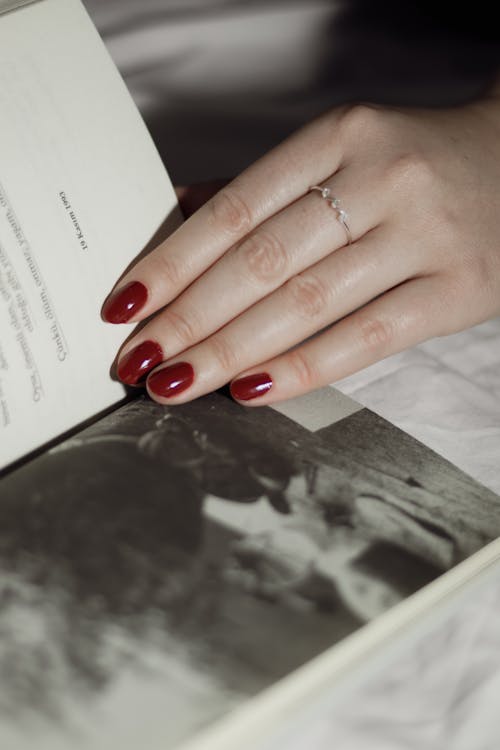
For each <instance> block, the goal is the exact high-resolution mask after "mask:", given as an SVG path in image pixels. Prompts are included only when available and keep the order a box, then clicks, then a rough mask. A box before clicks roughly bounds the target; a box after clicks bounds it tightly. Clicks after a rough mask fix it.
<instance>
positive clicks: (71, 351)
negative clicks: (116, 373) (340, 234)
mask: <svg viewBox="0 0 500 750" xmlns="http://www.w3.org/2000/svg"><path fill="white" fill-rule="evenodd" d="M0 113H1V120H0V468H2V467H5V466H6V465H8V464H9V463H10V462H12V461H14V460H16V459H18V458H20V457H21V456H23V455H24V454H26V453H28V452H29V451H31V450H33V449H35V448H37V447H39V446H40V445H42V444H43V443H45V442H47V441H48V440H50V439H52V438H55V437H56V436H58V435H60V434H61V433H63V432H64V431H66V430H68V429H70V428H72V427H73V426H75V425H76V424H78V423H80V422H81V421H83V420H86V419H88V418H90V417H91V416H93V415H94V414H96V413H98V412H99V411H101V410H102V409H104V408H106V407H108V406H110V405H111V404H113V403H115V402H117V401H119V400H120V399H121V398H122V397H123V395H124V391H123V389H122V386H121V385H120V384H118V383H116V382H114V381H113V380H112V379H111V377H110V367H111V364H112V362H113V359H114V357H115V355H116V351H117V348H118V346H119V344H120V343H121V341H122V340H123V339H124V338H125V337H126V335H128V334H129V333H130V327H129V326H119V327H113V326H110V325H107V324H105V323H103V322H102V320H101V318H100V308H101V305H102V302H103V300H104V298H105V296H106V295H107V293H108V292H109V291H110V289H111V287H112V286H113V284H114V283H115V282H116V280H117V278H118V277H119V275H120V274H121V273H122V272H123V271H124V270H125V268H126V267H127V266H128V265H129V263H130V262H131V261H132V260H133V258H134V257H135V256H136V255H137V254H138V253H140V252H141V251H142V250H143V249H144V247H145V246H146V245H147V244H148V242H149V241H150V240H151V238H152V237H153V235H154V234H155V233H156V232H157V230H158V229H159V228H160V226H162V224H164V222H165V220H166V219H167V217H170V220H171V221H172V224H175V223H176V222H177V221H178V220H179V214H178V209H177V203H176V199H175V194H174V191H173V189H172V186H171V184H170V181H169V179H168V177H167V175H166V173H165V170H164V168H163V165H162V164H161V161H160V158H159V156H158V154H157V152H156V150H155V147H154V145H153V143H152V141H151V138H150V136H149V134H148V133H147V131H146V128H145V126H144V124H143V122H142V120H141V118H140V115H139V113H138V112H137V110H136V108H135V105H134V104H133V102H132V100H131V98H130V96H129V94H128V92H127V90H126V88H125V85H124V83H123V81H122V79H121V78H120V76H119V74H118V72H117V70H116V68H115V67H114V64H113V63H112V62H111V59H110V58H109V56H108V53H107V51H106V50H105V48H104V45H103V44H102V41H101V40H100V38H99V36H98V34H97V32H96V30H95V29H94V27H93V25H92V23H91V21H90V19H89V17H88V16H87V13H86V11H85V10H84V8H83V6H82V5H81V3H80V0H40V1H39V2H36V3H33V4H29V5H25V6H23V7H22V8H19V9H17V10H13V11H11V12H7V13H3V14H1V13H0Z"/></svg>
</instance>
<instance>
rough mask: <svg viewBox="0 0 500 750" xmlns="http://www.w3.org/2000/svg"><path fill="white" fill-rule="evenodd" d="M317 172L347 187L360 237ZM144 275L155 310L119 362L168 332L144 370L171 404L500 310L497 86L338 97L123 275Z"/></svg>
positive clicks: (275, 390) (463, 324) (342, 364)
mask: <svg viewBox="0 0 500 750" xmlns="http://www.w3.org/2000/svg"><path fill="white" fill-rule="evenodd" d="M313 185H322V186H325V185H326V186H328V187H330V189H331V193H332V195H333V196H335V197H338V198H339V199H340V202H341V208H343V209H345V210H346V211H347V212H348V219H347V221H348V224H349V227H350V231H351V233H352V239H353V242H352V244H346V241H347V236H346V232H345V229H344V227H343V226H342V224H341V222H340V221H338V219H337V218H336V212H335V211H334V210H332V208H331V206H330V205H329V204H328V202H327V201H326V200H324V199H323V198H322V197H321V195H320V193H319V192H310V187H311V186H313ZM137 281H138V282H140V283H141V284H142V285H143V286H144V287H145V289H146V290H147V298H146V301H145V303H144V304H143V306H142V307H140V309H137V310H134V311H133V312H134V314H133V315H132V317H131V318H130V320H131V321H132V322H139V321H142V320H143V319H145V318H148V317H149V316H153V317H152V318H151V320H150V321H149V322H148V323H147V325H145V326H144V327H143V328H142V329H141V330H140V331H138V332H137V334H136V335H135V336H133V337H132V338H130V339H129V340H128V341H127V343H126V344H125V346H124V347H123V349H122V351H121V352H120V353H119V358H118V369H119V368H120V362H122V361H124V357H126V356H127V355H130V352H132V350H133V349H134V348H135V347H137V345H139V344H141V343H143V342H145V341H152V342H155V343H157V344H158V345H159V347H160V348H161V352H162V359H163V361H162V362H161V364H159V365H158V366H157V367H155V368H154V369H153V370H151V371H150V372H149V375H148V378H147V381H146V386H147V388H148V391H149V393H150V395H151V397H152V398H153V399H155V400H156V401H158V402H160V403H169V404H174V403H183V402H185V401H189V400H191V399H194V398H197V397H199V396H201V395H203V394H205V393H209V392H211V391H214V390H215V389H217V388H219V387H221V386H223V385H225V384H226V383H233V384H234V383H235V381H239V380H240V379H241V378H245V377H246V376H248V375H257V379H256V382H260V381H259V377H260V375H262V374H265V375H266V376H267V379H268V380H267V381H266V382H267V385H266V386H265V388H262V389H261V390H260V391H258V393H257V394H256V395H252V396H251V397H250V398H249V399H247V398H246V397H245V399H239V398H237V400H241V402H242V403H244V404H245V405H249V406H260V405H264V404H270V403H274V402H277V401H281V400H283V399H288V398H291V397H295V396H298V395H300V394H303V393H306V392H308V391H311V390H313V389H316V388H318V387H320V386H323V385H326V384H328V383H333V382H335V381H337V380H339V379H341V378H344V377H346V376H347V375H349V374H351V373H353V372H355V371H357V370H359V369H361V368H364V367H366V366H368V365H370V364H372V363H374V362H376V361H378V360H380V359H382V358H384V357H387V356H389V355H391V354H394V353H396V352H399V351H402V350H403V349H406V348H408V347H411V346H414V345H416V344H418V343H419V342H422V341H424V340H426V339H429V338H432V337H435V336H443V335H446V334H450V333H454V332H458V331H460V330H463V329H465V328H468V327H470V326H473V325H475V324H477V323H480V322H482V321H484V320H487V319H489V318H493V317H495V316H498V315H500V87H498V86H496V87H494V88H493V89H492V90H491V92H490V93H489V94H488V96H486V97H485V98H483V99H482V100H480V101H476V102H473V103H469V104H467V105H466V106H461V107H457V108H453V109H442V110H425V109H399V108H382V107H375V106H367V105H356V106H350V107H342V108H336V109H333V110H331V111H329V112H327V113H326V114H324V115H323V116H321V117H320V118H319V119H317V120H315V121H314V122H312V123H310V124H309V125H307V126H306V127H305V128H303V129H302V130H300V131H299V132H297V133H296V134H294V135H292V136H291V137H290V138H288V139H287V140H286V141H285V142H284V143H282V144H281V145H280V146H278V147H277V148H275V149H274V150H273V151H271V152H270V153H268V154H267V155H266V156H264V157H263V158H262V159H260V160H259V161H258V162H256V163H255V164H253V165H252V166H251V167H249V168H248V169H247V170H246V171H245V172H243V173H242V174H241V175H239V176H238V177H237V178H236V179H234V180H233V181H232V182H230V183H229V184H228V185H226V186H225V187H223V188H222V190H220V191H219V192H218V193H216V194H215V195H214V196H212V197H211V198H209V200H208V201H207V202H206V203H204V204H203V205H202V206H201V208H199V210H197V211H196V212H195V213H194V214H193V215H192V216H191V217H190V218H189V219H188V220H187V221H186V222H185V223H184V224H183V225H182V226H181V227H180V228H179V229H178V230H177V231H176V232H175V233H174V234H173V235H171V236H170V237H169V238H168V239H167V240H166V241H165V242H163V243H162V244H161V245H160V246H159V247H157V248H156V249H155V250H154V251H153V252H152V253H151V254H149V255H148V256H147V257H145V258H144V259H143V260H141V261H140V262H138V263H137V265H135V266H134V267H133V268H132V269H131V270H130V271H129V272H128V273H127V275H126V276H124V277H123V278H122V279H121V280H120V282H119V284H118V285H117V287H116V289H115V290H114V291H115V292H116V291H117V290H118V291H119V290H121V289H122V288H123V287H124V286H125V285H127V284H128V283H130V282H137ZM180 362H182V363H189V365H190V366H191V368H192V371H193V373H194V376H193V378H192V380H191V381H190V382H189V385H188V386H186V387H185V388H184V389H183V390H180V391H176V390H175V389H174V390H173V391H172V392H168V394H167V395H160V394H159V393H158V390H157V389H156V390H153V387H152V385H153V384H154V374H155V373H157V372H158V371H160V370H163V369H164V368H166V367H170V366H171V365H173V364H177V363H180ZM168 372H169V371H167V373H166V374H168ZM152 375H153V380H152V379H151V378H152ZM261 380H262V378H261ZM244 382H247V381H244ZM252 382H253V381H252ZM263 382H264V381H263ZM269 383H270V384H269ZM233 396H236V397H237V396H238V386H237V385H236V388H234V387H233Z"/></svg>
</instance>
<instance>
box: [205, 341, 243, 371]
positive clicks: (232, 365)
mask: <svg viewBox="0 0 500 750" xmlns="http://www.w3.org/2000/svg"><path fill="white" fill-rule="evenodd" d="M210 344H211V349H212V352H211V353H212V356H213V357H214V359H215V360H216V362H217V363H218V365H219V367H220V369H221V370H223V371H224V372H230V373H233V372H237V371H239V370H241V369H242V368H241V367H239V364H240V360H239V357H238V354H237V352H236V350H235V349H234V347H233V346H232V345H231V343H230V342H229V341H228V340H227V338H225V337H224V336H214V337H213V338H212V340H211V342H210Z"/></svg>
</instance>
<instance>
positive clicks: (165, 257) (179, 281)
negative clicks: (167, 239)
mask: <svg viewBox="0 0 500 750" xmlns="http://www.w3.org/2000/svg"><path fill="white" fill-rule="evenodd" d="M153 257H154V262H155V263H156V266H157V271H156V269H155V272H157V274H158V276H159V277H160V278H161V279H166V280H167V282H168V285H169V287H170V288H171V289H181V288H182V287H183V286H184V279H183V273H182V268H181V264H180V263H179V262H178V261H176V260H174V258H173V257H172V256H171V255H169V254H168V253H166V252H160V253H158V254H156V255H152V256H151V258H153Z"/></svg>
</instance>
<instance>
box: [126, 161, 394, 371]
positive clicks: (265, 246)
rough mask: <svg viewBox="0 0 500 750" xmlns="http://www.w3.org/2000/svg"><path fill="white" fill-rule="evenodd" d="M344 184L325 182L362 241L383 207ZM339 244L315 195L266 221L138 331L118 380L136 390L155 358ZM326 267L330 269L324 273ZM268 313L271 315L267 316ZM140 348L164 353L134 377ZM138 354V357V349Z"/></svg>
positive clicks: (194, 338) (341, 239)
mask: <svg viewBox="0 0 500 750" xmlns="http://www.w3.org/2000/svg"><path fill="white" fill-rule="evenodd" d="M350 181H352V182H356V181H357V180H356V179H355V175H352V174H351V173H350V170H349V169H345V170H342V171H341V173H338V174H337V175H336V176H335V180H332V181H330V182H331V183H332V184H333V182H335V189H336V190H337V188H338V189H339V190H340V193H339V194H342V195H346V199H347V200H346V205H349V206H350V208H352V213H353V216H355V217H356V221H355V230H356V234H357V235H360V234H361V235H362V234H365V233H366V232H367V231H369V230H370V229H371V228H372V227H373V226H374V224H375V222H376V221H378V220H379V217H380V214H381V213H382V212H383V206H382V205H381V203H378V204H375V203H373V202H370V200H369V196H368V195H366V191H363V190H362V189H360V190H359V191H357V192H356V193H354V194H352V195H351V194H350V193H349V192H348V191H347V184H348V183H349V182H350ZM344 188H345V191H344ZM345 243H346V233H345V229H344V227H343V225H342V224H341V222H339V221H338V220H337V218H336V212H335V211H334V210H332V208H331V206H330V205H329V203H328V202H326V201H325V200H323V199H322V198H321V197H320V196H319V195H318V193H310V194H308V195H306V196H305V197H304V198H302V199H301V200H299V201H297V202H296V203H294V204H293V205H292V206H290V207H288V208H287V209H285V210H284V211H282V212H280V213H279V214H277V215H275V216H273V217H272V218H271V219H269V220H268V221H266V222H264V224H262V225H261V226H260V227H258V228H257V229H256V230H255V231H254V232H252V233H251V234H250V235H249V236H248V237H246V238H245V239H244V240H243V241H242V242H241V243H240V244H239V245H237V246H236V247H235V248H233V249H232V250H231V251H230V252H228V253H226V254H225V255H224V256H223V257H222V258H221V259H220V260H219V261H218V262H217V263H215V264H214V265H213V266H212V267H211V268H210V269H208V271H206V272H205V273H204V274H203V275H202V277H200V278H199V279H197V280H196V281H195V282H194V283H193V284H192V285H191V286H190V287H189V288H188V289H187V290H186V291H185V292H184V293H183V294H181V295H180V296H179V297H178V298H177V299H176V300H175V301H174V302H172V303H171V304H170V305H169V306H168V307H167V308H166V309H165V310H164V311H163V312H160V313H158V315H156V316H155V317H154V318H153V320H152V321H151V322H150V323H149V324H148V325H146V326H144V327H143V328H142V329H141V331H140V333H139V334H138V335H137V336H135V337H134V338H133V339H131V340H130V341H129V342H127V344H126V346H125V347H124V348H123V350H122V352H121V354H120V360H119V363H122V362H123V361H124V359H125V362H126V364H125V366H121V365H120V364H119V366H118V374H119V376H120V377H121V378H122V379H124V380H125V382H127V383H128V384H134V383H136V382H137V381H138V380H139V379H140V378H141V377H142V376H143V375H144V373H145V371H146V370H145V368H146V367H149V368H151V367H152V366H153V365H156V364H159V362H160V361H161V359H166V358H169V359H170V358H172V357H174V356H176V355H177V354H178V353H179V352H181V351H183V350H186V349H188V348H190V347H192V346H194V345H195V344H196V343H198V342H200V341H202V340H203V339H205V338H207V337H208V336H209V335H211V334H212V333H214V332H215V331H217V330H219V329H220V328H221V327H222V326H224V325H225V324H227V323H228V321H231V320H232V319H234V318H236V317H237V316H238V315H240V314H241V313H242V312H243V311H244V310H246V309H248V308H250V307H252V306H253V305H255V304H256V303H257V302H258V301H259V300H260V299H263V298H264V297H266V296H268V295H270V294H271V293H272V292H274V291H275V290H276V289H278V288H279V287H280V286H282V285H283V284H284V283H285V282H287V281H288V280H289V279H291V278H293V277H294V276H295V275H296V274H298V273H301V272H302V271H304V270H305V269H306V268H308V267H310V266H311V265H314V264H315V263H316V262H318V261H320V260H322V259H323V258H325V257H326V256H328V255H329V254H330V253H331V252H332V251H334V250H337V249H338V248H339V247H342V246H343V245H345ZM350 257H353V258H354V259H355V260H354V265H355V266H356V264H357V263H358V261H357V260H356V258H357V257H358V255H355V256H350ZM372 262H373V257H371V258H369V261H368V266H369V267H371V263H372ZM345 265H346V264H342V274H345V273H348V268H344V266H345ZM329 268H330V266H328V270H329ZM325 271H327V269H326V268H325ZM321 273H323V271H321ZM335 273H336V272H335V270H333V269H332V274H333V276H334V279H333V282H332V283H333V284H335V285H336V284H337V283H338V281H337V280H336V279H335ZM337 273H338V272H337ZM398 280H399V279H398ZM207 300H209V307H208V308H207ZM273 304H276V303H273ZM273 304H271V308H272V307H273ZM269 313H270V314H273V311H272V309H271V310H270V311H269ZM263 322H264V321H263ZM327 322H331V321H330V320H329V321H327ZM146 341H149V342H155V343H156V344H157V345H159V347H160V348H161V351H162V352H163V354H162V355H158V357H155V358H154V360H146V359H144V358H143V357H141V358H140V367H139V369H138V370H137V369H136V370H134V368H133V367H131V366H130V365H131V363H132V362H135V361H136V359H135V357H136V355H132V356H133V360H130V353H131V352H132V351H133V350H134V349H135V348H136V347H137V346H143V342H146ZM256 343H257V342H256ZM143 348H144V347H143ZM140 351H141V352H143V349H141V350H140ZM159 357H161V358H159Z"/></svg>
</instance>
